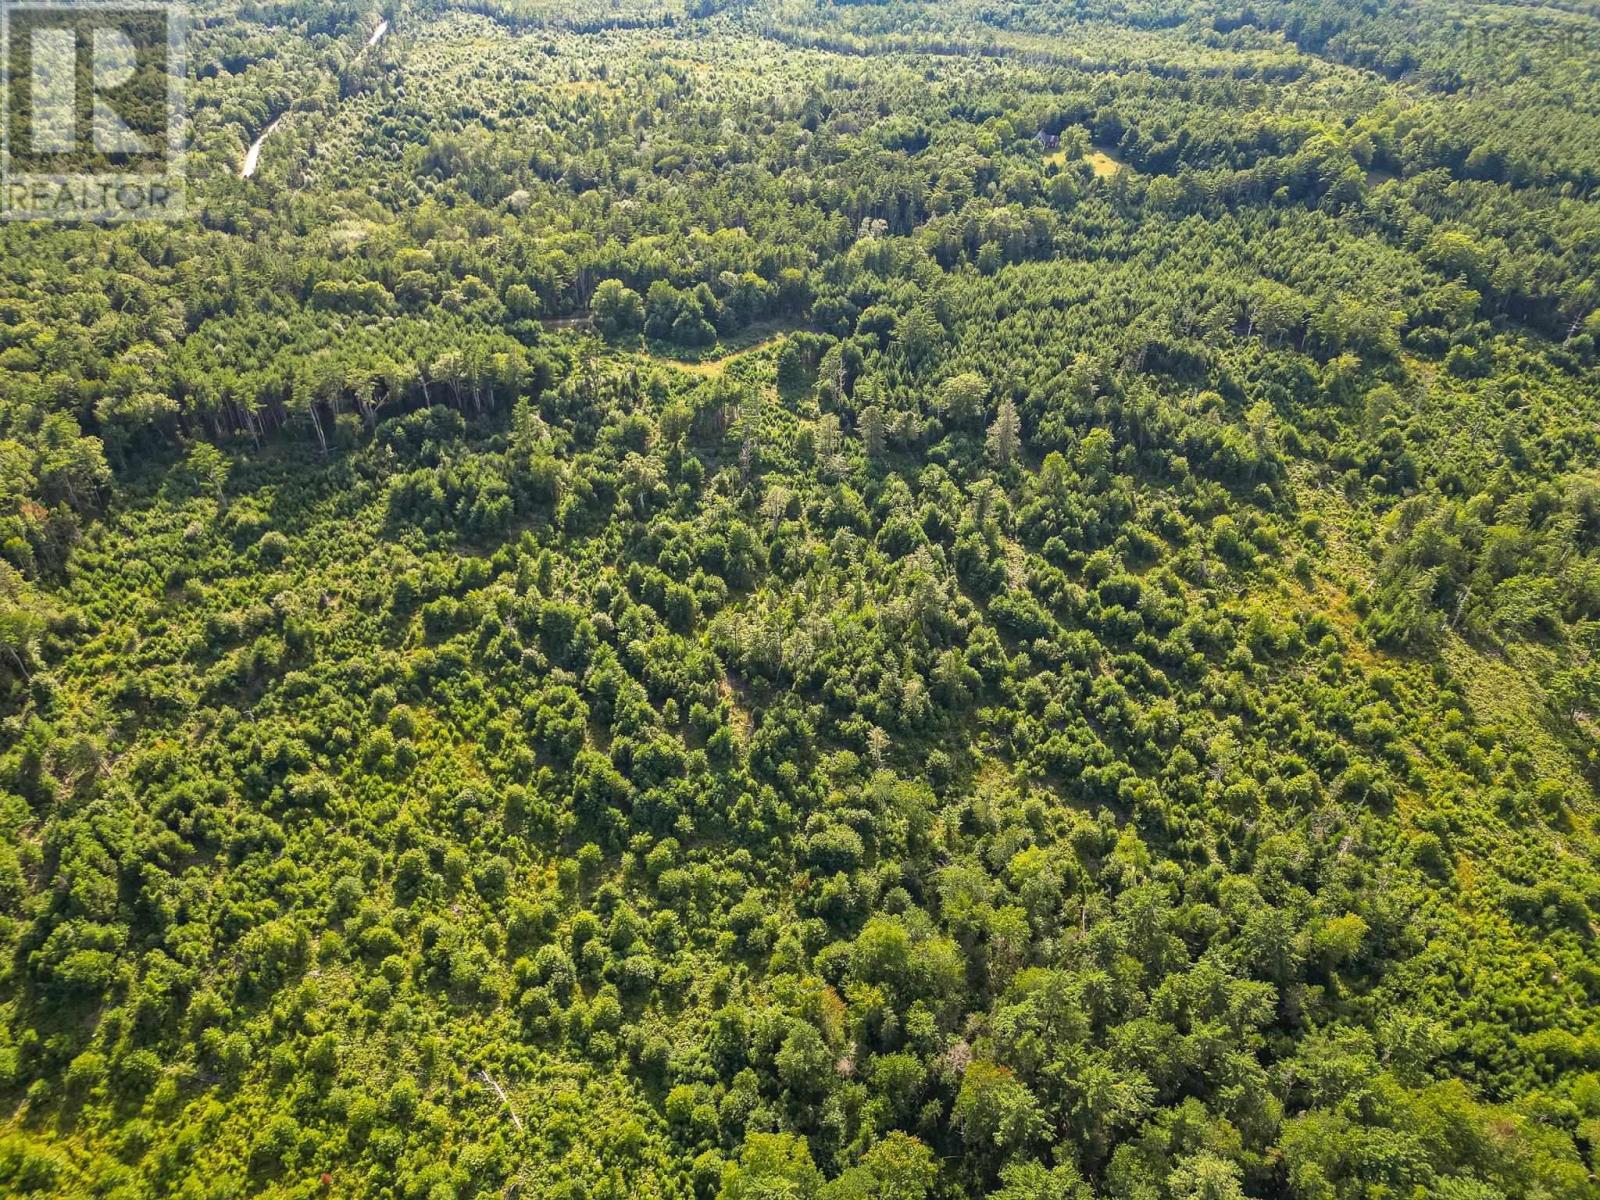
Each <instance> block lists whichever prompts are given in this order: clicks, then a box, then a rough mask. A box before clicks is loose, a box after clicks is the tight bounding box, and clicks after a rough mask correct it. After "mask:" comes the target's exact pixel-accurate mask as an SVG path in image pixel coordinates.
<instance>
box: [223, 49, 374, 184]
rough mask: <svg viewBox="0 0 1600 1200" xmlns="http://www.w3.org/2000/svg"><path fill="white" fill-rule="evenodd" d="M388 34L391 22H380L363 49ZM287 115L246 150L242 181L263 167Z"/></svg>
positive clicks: (269, 127) (282, 115) (279, 116)
mask: <svg viewBox="0 0 1600 1200" xmlns="http://www.w3.org/2000/svg"><path fill="white" fill-rule="evenodd" d="M388 32H389V22H388V21H379V22H378V27H377V28H376V29H374V30H373V31H372V36H371V37H369V38H368V39H367V44H366V45H365V46H363V47H362V49H363V50H371V49H372V48H373V47H374V46H376V45H377V44H378V43H379V42H381V41H382V40H383V35H384V34H386V33H388ZM286 115H287V114H286V113H280V114H279V115H278V116H277V117H276V118H275V119H274V120H273V122H272V124H270V125H268V126H267V127H266V128H265V129H263V130H262V131H261V136H260V137H258V138H257V139H256V140H255V141H254V142H252V143H250V149H248V150H246V151H245V153H244V163H243V165H242V166H240V168H239V178H240V179H249V178H250V177H251V176H252V175H254V174H255V173H256V168H257V167H258V166H260V165H261V147H262V146H264V145H266V142H267V139H268V138H269V137H271V136H272V131H273V130H274V129H276V128H277V127H278V126H279V125H281V124H283V118H284V117H285V116H286Z"/></svg>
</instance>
